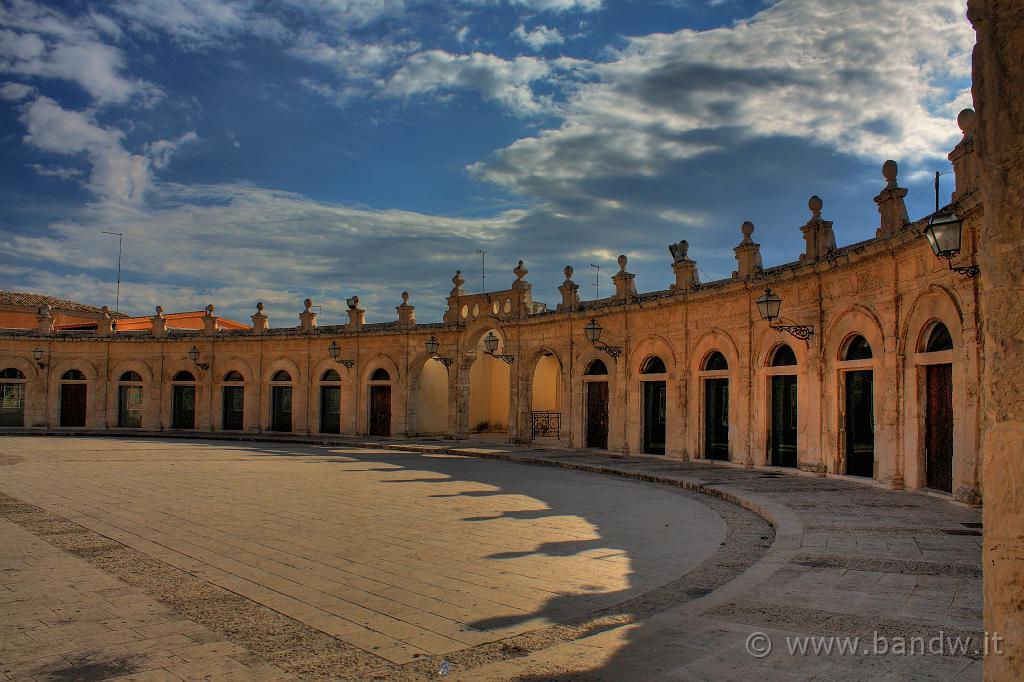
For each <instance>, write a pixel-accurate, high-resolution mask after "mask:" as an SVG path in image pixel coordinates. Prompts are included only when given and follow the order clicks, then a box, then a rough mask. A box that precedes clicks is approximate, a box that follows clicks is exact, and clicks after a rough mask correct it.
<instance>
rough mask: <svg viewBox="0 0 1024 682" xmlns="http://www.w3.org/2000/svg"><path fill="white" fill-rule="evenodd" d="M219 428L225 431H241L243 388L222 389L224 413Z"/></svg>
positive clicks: (243, 405) (243, 402)
mask: <svg viewBox="0 0 1024 682" xmlns="http://www.w3.org/2000/svg"><path fill="white" fill-rule="evenodd" d="M222 416H223V421H222V426H221V428H222V429H224V430H225V431H241V430H242V426H243V423H244V418H245V388H244V387H242V386H225V387H224V411H223V413H222Z"/></svg>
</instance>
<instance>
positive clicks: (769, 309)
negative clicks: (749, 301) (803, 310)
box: [756, 289, 814, 341]
mask: <svg viewBox="0 0 1024 682" xmlns="http://www.w3.org/2000/svg"><path fill="white" fill-rule="evenodd" d="M756 303H757V309H758V311H759V312H760V313H761V319H762V320H764V321H766V322H767V323H768V326H769V327H771V328H772V329H777V330H778V331H780V332H788V333H789V334H790V335H792V336H794V337H796V338H798V339H800V340H801V341H807V340H808V339H809V338H811V336H813V335H814V327H812V326H811V325H808V324H772V322H774V321H775V320H777V319H779V311H781V310H782V299H781V298H780V297H779V296H778V295H776V294H774V293H772V290H771V289H765V290H764V295H763V296H761V297H760V298H759V299H757V301H756Z"/></svg>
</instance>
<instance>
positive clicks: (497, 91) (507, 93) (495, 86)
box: [384, 50, 551, 115]
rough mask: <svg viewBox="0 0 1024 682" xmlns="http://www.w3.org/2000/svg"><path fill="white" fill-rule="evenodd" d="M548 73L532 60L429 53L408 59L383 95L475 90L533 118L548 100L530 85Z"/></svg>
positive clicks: (541, 63)
mask: <svg viewBox="0 0 1024 682" xmlns="http://www.w3.org/2000/svg"><path fill="white" fill-rule="evenodd" d="M550 74H551V67H550V66H549V64H548V63H547V62H545V61H544V60H541V59H537V58H535V57H516V58H515V59H512V60H508V59H502V58H500V57H496V56H494V55H490V54H483V53H480V52H473V53H472V54H465V55H456V54H450V53H448V52H444V51H442V50H429V51H427V52H420V53H418V54H415V55H413V56H412V57H410V58H409V59H408V60H407V61H406V63H405V64H403V65H402V67H401V68H399V69H398V70H397V71H396V72H395V73H394V74H392V76H391V77H390V78H389V79H388V81H387V85H386V86H385V88H384V92H385V93H387V94H390V95H395V96H404V97H409V96H411V95H419V94H427V93H432V92H436V91H439V90H476V91H478V92H479V93H480V94H481V95H482V96H483V97H484V99H488V100H494V101H497V102H500V103H501V104H503V105H504V106H505V107H506V108H508V109H509V110H510V111H511V112H512V113H515V114H518V115H532V114H536V113H540V112H542V111H544V110H546V109H547V108H548V107H549V106H550V100H549V98H545V97H537V96H535V95H534V93H533V90H532V89H531V87H530V84H531V83H534V82H535V81H539V80H543V79H545V78H547V77H548V76H549V75H550Z"/></svg>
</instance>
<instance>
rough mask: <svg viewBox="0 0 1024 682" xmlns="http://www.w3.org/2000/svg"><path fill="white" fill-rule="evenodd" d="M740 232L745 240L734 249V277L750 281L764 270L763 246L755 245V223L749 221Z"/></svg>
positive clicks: (742, 226)
mask: <svg viewBox="0 0 1024 682" xmlns="http://www.w3.org/2000/svg"><path fill="white" fill-rule="evenodd" d="M820 201H821V200H820V199H819V202H820ZM819 210H820V207H819ZM740 232H742V233H743V239H742V240H741V241H740V243H739V246H737V247H736V248H734V249H733V253H735V254H736V266H737V267H736V271H735V272H733V273H732V276H733V277H734V278H737V279H750V278H751V277H753V276H754V275H756V274H758V273H759V272H761V270H763V269H764V268H763V266H762V265H761V245H760V244H756V243H754V240H753V239H752V238H751V236H752V235H753V234H754V223H752V222H750V221H749V220H747V221H746V222H744V223H743V224H742V225H741V226H740Z"/></svg>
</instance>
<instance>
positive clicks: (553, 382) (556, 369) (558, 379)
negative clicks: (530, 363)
mask: <svg viewBox="0 0 1024 682" xmlns="http://www.w3.org/2000/svg"><path fill="white" fill-rule="evenodd" d="M530 435H531V437H532V438H559V437H560V436H561V435H562V363H561V362H559V361H558V357H557V356H555V354H554V353H544V355H542V356H541V357H540V359H539V360H537V366H536V367H534V369H533V384H532V390H531V397H530Z"/></svg>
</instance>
